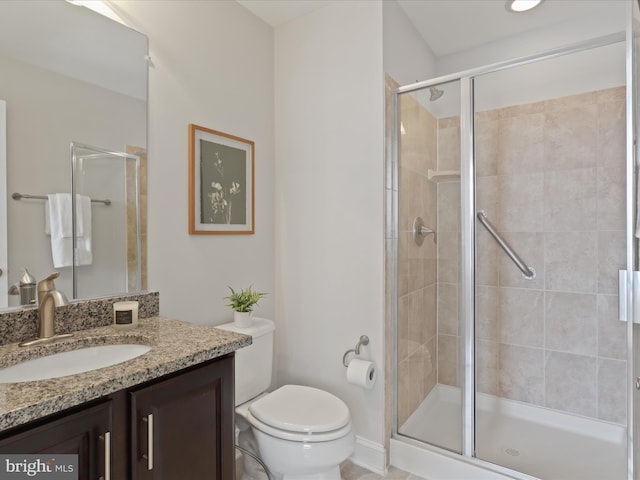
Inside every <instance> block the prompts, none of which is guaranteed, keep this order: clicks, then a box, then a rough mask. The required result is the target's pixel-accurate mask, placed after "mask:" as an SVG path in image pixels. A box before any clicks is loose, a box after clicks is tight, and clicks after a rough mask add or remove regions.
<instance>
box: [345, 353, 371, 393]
mask: <svg viewBox="0 0 640 480" xmlns="http://www.w3.org/2000/svg"><path fill="white" fill-rule="evenodd" d="M347 382H349V383H350V384H352V385H357V386H358V387H364V388H367V389H368V388H371V387H373V384H374V383H376V365H375V363H373V362H370V361H368V360H360V359H359V358H354V359H353V360H351V361H350V362H349V366H348V367H347Z"/></svg>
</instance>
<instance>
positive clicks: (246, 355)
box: [217, 318, 355, 480]
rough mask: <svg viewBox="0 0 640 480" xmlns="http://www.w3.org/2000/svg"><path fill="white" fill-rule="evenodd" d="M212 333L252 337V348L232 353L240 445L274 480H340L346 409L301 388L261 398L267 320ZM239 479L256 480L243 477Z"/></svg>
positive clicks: (350, 438) (266, 374) (349, 431)
mask: <svg viewBox="0 0 640 480" xmlns="http://www.w3.org/2000/svg"><path fill="white" fill-rule="evenodd" d="M217 328H221V329H223V330H229V331H233V332H237V333H244V334H245V335H251V337H252V344H251V345H250V346H248V347H244V348H241V349H240V350H237V351H236V358H235V385H236V397H235V400H236V426H237V428H238V429H239V430H240V433H239V440H238V442H239V445H240V446H241V447H243V448H245V449H249V450H252V449H253V450H254V451H253V452H252V453H254V454H256V455H257V456H258V457H259V458H261V459H262V461H263V462H264V463H265V464H266V466H267V468H268V469H269V471H270V473H271V474H272V476H273V477H275V479H277V480H340V467H339V465H340V463H341V462H342V461H344V460H345V459H346V458H347V457H349V455H351V454H352V453H353V449H354V447H355V435H354V433H353V428H352V425H351V414H350V413H349V409H348V408H347V406H346V405H345V403H344V402H343V401H342V400H340V399H339V398H338V397H336V396H335V395H333V394H331V393H329V392H325V391H324V390H320V389H317V388H313V387H308V386H303V385H284V386H282V387H280V388H278V389H277V390H275V391H273V392H271V393H266V391H267V388H268V387H269V385H270V384H271V374H272V367H273V332H274V330H275V326H274V323H273V322H272V321H271V320H268V319H264V318H254V319H253V324H252V326H250V327H248V328H238V327H236V326H235V324H233V323H228V324H225V325H220V326H218V327H217ZM245 465H246V463H245ZM245 470H246V469H245ZM249 470H251V468H249ZM243 478H244V479H245V480H254V479H255V478H257V477H254V476H252V473H251V472H250V471H249V472H247V471H245V476H244V477H243ZM263 478H264V476H263Z"/></svg>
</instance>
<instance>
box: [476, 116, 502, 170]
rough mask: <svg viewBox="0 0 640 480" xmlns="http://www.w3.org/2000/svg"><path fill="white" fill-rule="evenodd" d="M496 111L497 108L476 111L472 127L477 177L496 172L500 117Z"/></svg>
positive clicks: (498, 153) (498, 152)
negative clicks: (473, 128) (474, 135)
mask: <svg viewBox="0 0 640 480" xmlns="http://www.w3.org/2000/svg"><path fill="white" fill-rule="evenodd" d="M496 113H497V110H490V111H489V112H480V113H476V117H475V125H474V127H475V134H476V137H475V149H476V176H477V177H484V176H487V175H496V174H497V173H498V158H499V155H500V150H499V147H500V143H499V141H500V137H499V132H500V119H499V117H498V115H497V114H496Z"/></svg>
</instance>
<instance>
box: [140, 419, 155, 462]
mask: <svg viewBox="0 0 640 480" xmlns="http://www.w3.org/2000/svg"><path fill="white" fill-rule="evenodd" d="M142 421H143V422H145V423H146V424H147V453H146V454H145V455H142V458H145V459H146V460H147V470H153V413H150V414H149V415H147V416H146V417H142Z"/></svg>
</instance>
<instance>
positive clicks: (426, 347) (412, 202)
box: [397, 95, 438, 425]
mask: <svg viewBox="0 0 640 480" xmlns="http://www.w3.org/2000/svg"><path fill="white" fill-rule="evenodd" d="M400 102H401V103H400V117H401V119H402V131H403V133H402V134H401V135H400V155H399V166H398V177H399V178H398V188H399V191H400V192H401V194H400V195H398V197H399V199H398V344H397V355H398V424H399V425H402V424H403V423H404V422H405V421H406V419H407V418H408V417H409V415H411V413H413V411H414V410H415V409H416V407H417V406H418V405H420V403H421V402H422V400H424V398H425V397H426V396H427V394H428V393H429V392H430V391H431V389H432V388H433V387H434V385H435V384H436V367H437V363H438V362H437V349H436V244H435V242H434V239H433V236H428V237H426V239H425V240H424V243H423V244H422V245H421V246H418V245H416V243H415V242H414V241H413V235H412V229H413V228H412V227H413V220H414V218H415V217H416V216H420V217H422V218H423V220H424V222H425V225H427V226H428V227H430V228H432V229H435V227H436V185H435V184H434V183H432V182H430V181H429V180H428V179H427V170H428V169H435V166H436V145H437V142H436V140H437V139H436V127H437V123H436V119H435V118H434V117H433V116H432V115H431V114H430V113H429V112H428V111H427V110H426V109H425V108H424V107H423V106H421V105H420V104H419V103H418V102H417V101H416V100H415V98H414V97H413V96H412V95H402V96H401V97H400Z"/></svg>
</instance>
